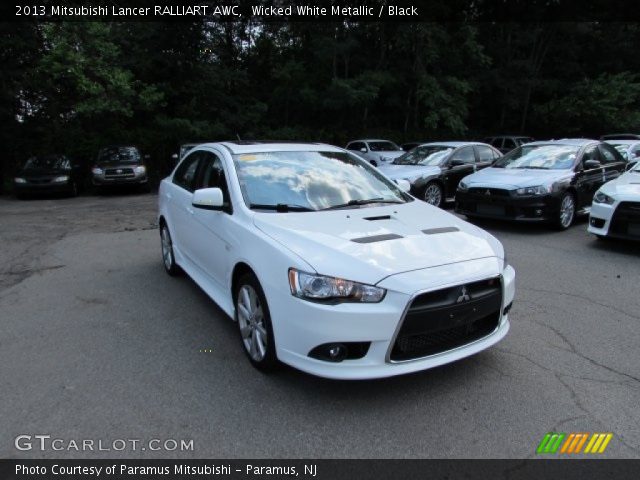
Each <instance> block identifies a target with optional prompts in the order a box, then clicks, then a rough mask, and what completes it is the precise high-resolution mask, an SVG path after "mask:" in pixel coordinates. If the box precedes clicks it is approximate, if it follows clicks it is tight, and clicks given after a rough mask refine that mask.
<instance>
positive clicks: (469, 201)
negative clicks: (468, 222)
mask: <svg viewBox="0 0 640 480" xmlns="http://www.w3.org/2000/svg"><path fill="white" fill-rule="evenodd" d="M626 166H627V163H626V161H625V160H624V158H623V157H622V156H621V155H620V153H619V152H618V151H617V150H616V149H615V148H613V147H612V146H611V145H609V144H607V143H604V142H600V141H597V140H587V139H564V140H550V141H541V142H532V143H528V144H525V145H522V146H520V147H518V148H516V149H515V150H513V151H511V152H510V153H508V154H507V155H505V156H504V157H502V158H501V159H500V160H498V161H497V162H496V163H494V164H493V165H492V166H491V167H490V168H486V169H484V170H482V171H479V172H477V173H474V174H472V175H469V176H468V177H465V178H464V179H463V180H462V181H461V182H460V184H459V185H458V191H457V193H456V207H455V209H456V212H458V213H462V214H464V215H466V216H467V217H470V218H474V217H487V218H502V219H509V220H519V221H528V222H550V223H553V224H554V225H555V226H556V227H558V228H560V229H566V228H569V226H571V224H572V223H573V220H574V218H575V216H576V215H578V214H583V213H584V214H586V213H588V212H589V208H590V206H591V200H592V199H593V195H594V194H595V192H596V191H597V190H598V188H599V187H600V186H601V185H602V184H604V183H605V182H608V181H609V180H613V179H614V178H617V177H618V176H620V175H621V174H622V173H624V171H625V168H626Z"/></svg>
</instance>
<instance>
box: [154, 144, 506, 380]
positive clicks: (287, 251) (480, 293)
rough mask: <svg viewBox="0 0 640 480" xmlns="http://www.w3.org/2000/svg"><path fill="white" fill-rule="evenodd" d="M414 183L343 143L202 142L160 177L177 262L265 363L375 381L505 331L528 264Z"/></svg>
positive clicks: (174, 268) (474, 348)
mask: <svg viewBox="0 0 640 480" xmlns="http://www.w3.org/2000/svg"><path fill="white" fill-rule="evenodd" d="M408 187H409V185H408V184H407V183H406V182H404V181H401V182H399V183H398V184H395V183H394V182H392V181H390V180H389V179H387V178H386V177H385V176H384V175H382V174H381V173H380V171H378V170H377V169H376V168H374V167H373V166H371V165H370V164H369V163H368V162H366V161H364V160H362V159H360V158H357V157H356V156H355V155H353V154H351V153H349V152H347V151H345V150H343V149H340V148H336V147H333V146H330V145H322V144H292V143H287V144H285V143H272V144H269V143H248V142H244V143H242V144H241V143H236V142H224V143H210V144H203V145H199V146H198V147H195V148H194V149H193V150H192V151H191V152H189V153H188V154H187V156H186V157H185V158H184V159H183V160H182V162H181V163H180V164H179V165H178V167H177V168H176V170H175V171H174V172H173V173H172V175H171V176H169V177H168V178H165V179H164V180H162V182H161V184H160V191H159V196H158V201H159V218H158V223H159V227H160V238H161V245H162V259H163V263H164V267H165V269H166V271H167V273H169V274H171V275H175V274H177V273H179V268H178V266H179V267H180V268H181V269H182V270H183V271H185V272H186V273H187V274H188V275H189V276H190V277H191V278H192V279H193V280H194V281H195V282H196V283H197V284H198V285H199V286H200V287H201V288H202V289H203V290H204V291H205V292H206V293H207V294H208V295H209V296H210V297H211V298H212V299H213V300H214V301H215V302H216V303H217V304H218V305H219V306H220V307H221V308H222V310H223V311H224V312H225V313H227V314H228V315H229V317H231V318H232V319H234V320H235V321H236V322H237V328H238V333H239V335H238V337H239V344H241V345H242V348H243V350H244V352H245V354H246V355H247V358H248V360H249V361H250V362H251V364H252V365H253V366H255V367H256V368H258V369H260V370H263V371H268V370H271V369H273V368H274V367H275V366H276V365H277V361H278V360H280V361H282V362H284V363H287V364H289V365H291V366H293V367H295V368H298V369H300V370H302V371H305V372H308V373H311V374H314V375H319V376H323V377H328V378H341V379H365V378H378V377H387V376H393V375H400V374H404V373H410V372H415V371H419V370H424V369H427V368H432V367H435V366H438V365H442V364H444V363H449V362H452V361H456V360H458V359H461V358H463V357H467V356H469V355H472V354H475V353H477V352H479V351H480V350H483V349H485V348H488V347H490V346H491V345H493V344H495V343H496V342H498V341H500V340H501V339H502V338H503V337H504V336H505V335H506V333H507V331H508V330H509V319H508V315H509V311H510V309H511V305H512V302H513V297H514V288H515V287H514V279H515V272H514V270H513V268H512V267H511V266H509V265H508V263H507V262H506V256H505V254H504V248H503V247H502V245H501V243H500V242H499V241H498V240H497V239H496V238H495V237H493V236H492V235H490V234H488V233H487V232H485V231H483V230H481V229H480V228H478V227H475V226H474V225H471V224H469V223H467V222H465V221H463V220H461V219H460V218H458V217H457V216H455V215H452V214H450V213H447V212H445V211H443V210H440V209H437V208H434V207H432V206H431V205H426V204H425V203H423V202H419V201H416V200H415V199H414V198H413V197H411V196H410V195H407V194H406V193H405V192H404V189H405V188H406V189H408ZM425 320H428V321H425Z"/></svg>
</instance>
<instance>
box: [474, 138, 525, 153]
mask: <svg viewBox="0 0 640 480" xmlns="http://www.w3.org/2000/svg"><path fill="white" fill-rule="evenodd" d="M529 142H533V138H531V137H527V136H525V135H495V136H493V137H487V138H485V139H484V143H488V144H489V145H491V146H492V147H494V148H497V149H498V150H500V151H501V152H502V153H508V152H510V151H511V150H513V149H514V148H516V147H519V146H520V145H524V144H525V143H529Z"/></svg>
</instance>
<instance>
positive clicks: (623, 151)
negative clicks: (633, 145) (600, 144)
mask: <svg viewBox="0 0 640 480" xmlns="http://www.w3.org/2000/svg"><path fill="white" fill-rule="evenodd" d="M609 144H610V145H612V146H613V148H615V149H616V150H617V151H618V152H620V155H622V158H624V159H625V160H629V145H628V144H626V143H610V142H609Z"/></svg>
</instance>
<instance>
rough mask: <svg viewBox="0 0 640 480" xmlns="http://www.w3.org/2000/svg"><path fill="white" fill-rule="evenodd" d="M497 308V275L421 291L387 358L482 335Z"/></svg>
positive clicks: (494, 322) (417, 354) (422, 353)
mask: <svg viewBox="0 0 640 480" xmlns="http://www.w3.org/2000/svg"><path fill="white" fill-rule="evenodd" d="M501 308H502V284H501V282H500V279H499V278H492V279H488V280H482V281H479V282H473V283H469V284H466V285H458V286H456V287H451V288H446V289H442V290H437V291H434V292H428V293H425V294H422V295H420V296H418V297H416V298H415V299H414V300H413V302H412V303H411V306H410V307H409V309H408V310H407V314H406V316H405V318H404V321H403V323H402V326H401V328H400V331H399V332H398V335H397V336H396V340H395V343H394V345H393V348H392V350H391V355H390V360H392V361H404V360H412V359H415V358H421V357H426V356H428V355H434V354H436V353H441V352H445V351H447V350H451V349H453V348H457V347H460V346H462V345H466V344H468V343H471V342H473V341H475V340H478V339H480V338H483V337H486V336H487V335H489V334H490V333H491V332H493V331H494V330H495V329H496V328H497V327H498V323H499V322H500V314H501Z"/></svg>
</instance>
